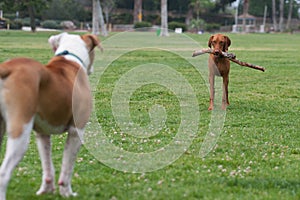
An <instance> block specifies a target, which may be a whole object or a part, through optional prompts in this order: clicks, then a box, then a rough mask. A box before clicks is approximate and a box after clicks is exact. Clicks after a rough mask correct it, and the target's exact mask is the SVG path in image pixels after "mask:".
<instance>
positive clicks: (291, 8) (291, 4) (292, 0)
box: [285, 0, 294, 30]
mask: <svg viewBox="0 0 300 200" xmlns="http://www.w3.org/2000/svg"><path fill="white" fill-rule="evenodd" d="M293 2H294V0H290V6H289V14H288V19H287V22H286V27H285V28H286V29H287V30H289V29H290V24H291V19H292V13H293Z"/></svg>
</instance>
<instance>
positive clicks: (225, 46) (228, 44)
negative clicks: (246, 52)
mask: <svg viewBox="0 0 300 200" xmlns="http://www.w3.org/2000/svg"><path fill="white" fill-rule="evenodd" d="M224 38H225V45H224V49H223V51H228V47H229V46H230V45H231V40H230V39H229V37H228V36H224Z"/></svg>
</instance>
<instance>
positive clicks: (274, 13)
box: [272, 0, 277, 31]
mask: <svg viewBox="0 0 300 200" xmlns="http://www.w3.org/2000/svg"><path fill="white" fill-rule="evenodd" d="M272 21H273V26H274V31H277V20H276V0H272Z"/></svg>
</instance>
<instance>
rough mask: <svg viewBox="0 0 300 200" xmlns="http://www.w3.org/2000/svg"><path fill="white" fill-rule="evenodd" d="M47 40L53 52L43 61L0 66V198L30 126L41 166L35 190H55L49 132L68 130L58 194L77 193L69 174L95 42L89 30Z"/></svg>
mask: <svg viewBox="0 0 300 200" xmlns="http://www.w3.org/2000/svg"><path fill="white" fill-rule="evenodd" d="M49 43H50V44H51V46H52V48H53V49H54V50H55V56H54V57H53V58H52V59H51V60H50V61H49V63H48V64H47V65H42V64H41V63H39V62H37V61H35V60H33V59H29V58H15V59H11V60H9V61H6V62H4V63H1V64H0V146H1V142H2V139H3V136H4V133H5V132H6V133H7V143H6V153H5V157H4V159H3V161H2V163H1V166H0V200H5V196H6V189H7V186H8V183H9V181H10V179H11V176H12V172H13V170H14V168H15V167H16V166H17V165H18V163H19V162H20V161H21V159H22V158H23V156H24V154H25V152H26V149H27V147H28V145H29V141H30V134H31V131H32V130H35V132H36V139H37V145H38V150H39V153H40V157H41V163H42V168H43V177H42V184H41V187H40V189H39V190H38V192H37V194H38V195H40V194H44V193H53V192H54V191H55V171H54V165H53V163H52V159H51V135H52V134H61V133H64V132H68V136H67V141H66V144H65V148H64V153H63V161H62V167H61V173H60V176H59V180H58V185H59V193H60V194H61V195H62V196H64V197H68V196H75V195H76V193H74V192H73V191H72V188H71V178H72V172H73V167H74V163H75V160H76V155H77V153H78V151H79V149H80V146H81V143H82V139H83V133H84V129H85V125H86V123H87V122H88V120H89V116H90V113H91V109H92V96H91V90H90V87H89V82H88V74H89V73H91V71H92V64H93V60H94V48H95V47H96V46H99V45H100V41H99V40H98V38H97V37H96V36H94V35H91V34H86V35H83V36H79V35H71V34H68V33H61V34H59V35H54V36H51V37H50V38H49Z"/></svg>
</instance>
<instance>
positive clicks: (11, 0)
mask: <svg viewBox="0 0 300 200" xmlns="http://www.w3.org/2000/svg"><path fill="white" fill-rule="evenodd" d="M233 2H235V0H214V1H212V0H169V1H167V7H168V21H169V22H173V21H174V22H181V23H184V24H186V25H189V27H193V25H194V27H198V28H199V27H201V26H203V27H204V26H205V25H207V24H211V25H220V26H221V25H232V24H233V23H234V9H233V8H232V7H231V8H230V5H231V4H232V3H233ZM243 3H244V0H241V1H240V3H239V7H238V10H239V13H240V14H242V13H243ZM299 3H300V2H299V1H297V0H249V9H248V10H249V13H250V14H252V15H254V16H257V17H263V14H264V6H265V5H267V6H268V12H267V18H269V19H274V18H276V22H277V23H279V21H280V20H282V19H283V20H287V19H288V18H289V17H290V18H299V13H298V10H299ZM100 4H101V6H102V10H103V14H104V19H105V22H106V23H113V24H133V23H136V22H138V21H146V22H149V23H150V24H155V25H160V23H161V18H160V14H161V13H160V9H161V0H100ZM92 8H93V1H92V0H0V10H3V11H4V17H6V18H9V19H12V20H14V19H15V18H22V19H24V18H27V19H29V20H28V21H30V22H31V23H30V25H31V26H32V27H34V26H35V25H36V24H37V23H38V22H39V21H44V20H57V21H62V20H72V21H74V22H85V23H90V22H91V21H92V12H93V9H92ZM137 9H139V10H141V11H138V10H137ZM280 10H283V12H280ZM290 10H291V12H290ZM16 13H18V15H16ZM139 18H140V20H139ZM273 21H274V20H273ZM274 25H275V24H274ZM276 25H277V24H276ZM206 28H207V26H206Z"/></svg>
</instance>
